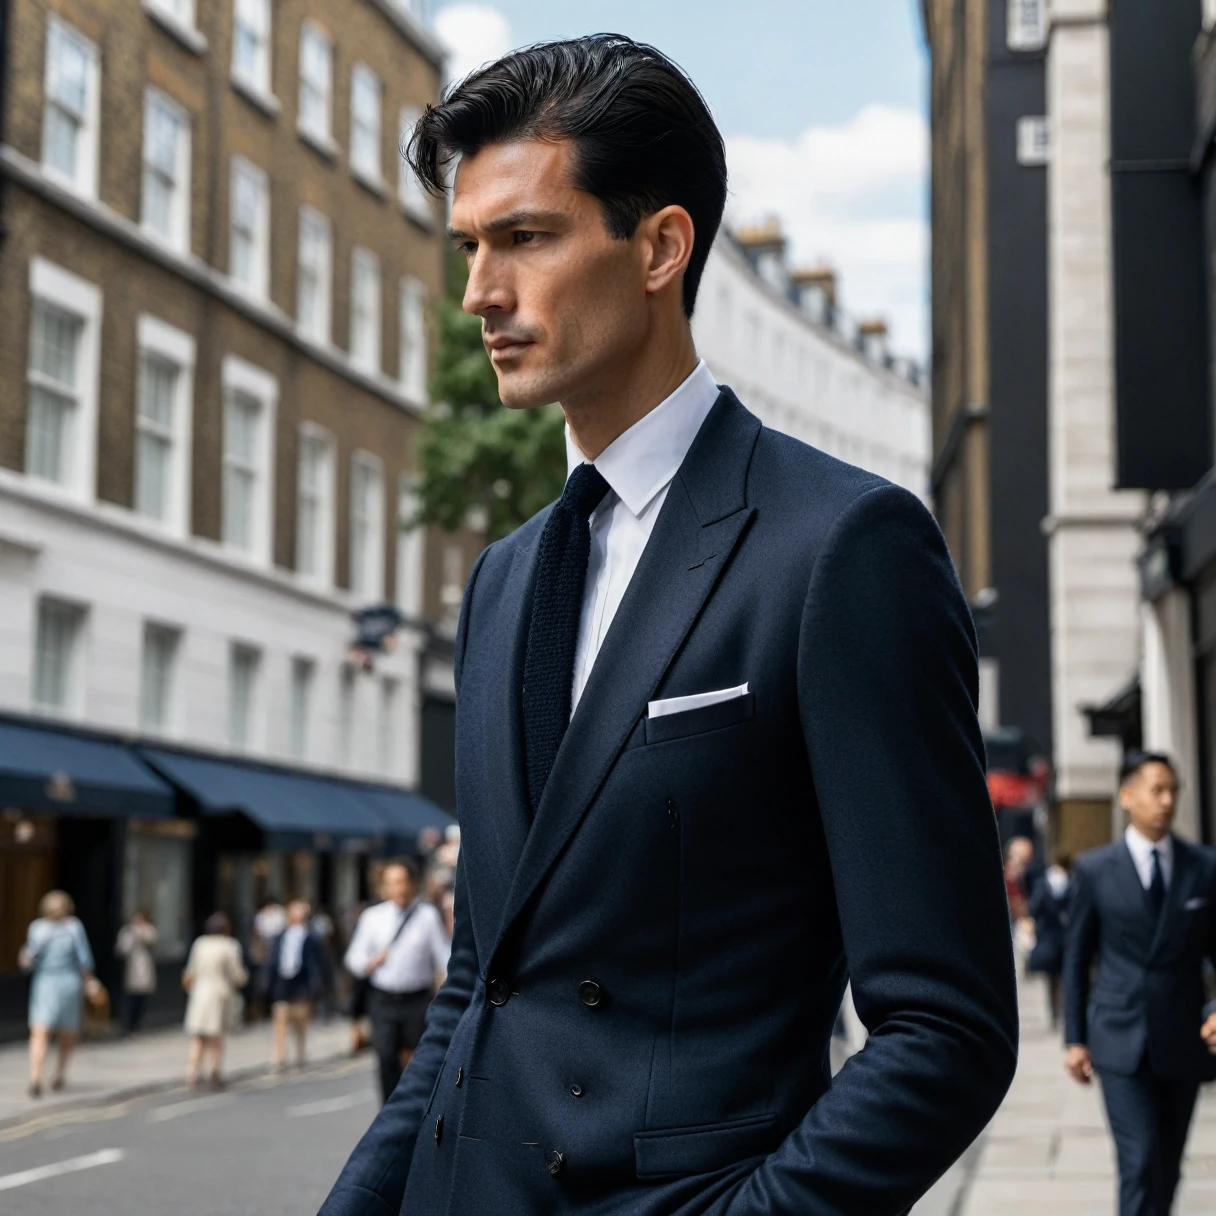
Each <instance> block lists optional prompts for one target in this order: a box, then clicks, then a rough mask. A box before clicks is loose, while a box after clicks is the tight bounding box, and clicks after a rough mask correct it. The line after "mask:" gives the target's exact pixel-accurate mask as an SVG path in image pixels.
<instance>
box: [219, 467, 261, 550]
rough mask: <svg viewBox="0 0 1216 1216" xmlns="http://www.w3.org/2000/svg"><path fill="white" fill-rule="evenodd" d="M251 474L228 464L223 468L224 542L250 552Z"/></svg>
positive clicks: (252, 499) (251, 535)
mask: <svg viewBox="0 0 1216 1216" xmlns="http://www.w3.org/2000/svg"><path fill="white" fill-rule="evenodd" d="M253 491H254V482H253V476H252V475H251V474H250V473H248V472H246V471H245V470H243V469H237V468H233V467H231V466H229V467H228V468H226V469H225V470H224V543H225V544H227V545H232V546H233V548H236V549H242V550H244V551H245V552H251V551H252V549H253V509H254V493H253Z"/></svg>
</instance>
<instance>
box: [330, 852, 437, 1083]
mask: <svg viewBox="0 0 1216 1216" xmlns="http://www.w3.org/2000/svg"><path fill="white" fill-rule="evenodd" d="M380 893H381V894H382V895H383V896H384V901H383V902H382V903H378V904H373V905H372V906H371V907H370V908H367V909H366V910H365V911H364V913H363V915H362V916H360V917H359V923H358V924H357V925H356V926H355V932H354V935H353V936H352V937H351V942H350V946H349V947H348V948H347V951H346V969H347V970H348V971H349V972H350V973H351V974H352V975H353V976H355V977H356V978H358V979H366V980H367V981H368V984H369V985H370V991H369V993H368V1014H369V1016H370V1017H371V1023H372V1047H373V1049H374V1050H375V1052H376V1058H377V1061H378V1063H379V1070H380V1089H381V1094H382V1096H383V1099H384V1101H385V1102H387V1101H388V1098H389V1095H390V1094H391V1093H392V1092H393V1090H394V1089H395V1088H396V1086H397V1082H398V1081H399V1080H400V1079H401V1073H402V1071H403V1070H404V1069H405V1066H406V1065H407V1064H408V1063H409V1062H410V1057H411V1056H412V1055H413V1052H414V1048H415V1047H417V1046H418V1040H419V1039H420V1038H422V1032H423V1030H424V1029H425V1028H426V1011H427V1008H428V1006H429V1005H430V1003H431V996H432V995H433V994H434V991H435V988H436V987H437V986H438V985H439V984H441V983H442V982H443V976H444V972H445V971H446V969H447V965H448V954H449V952H450V949H451V947H450V945H449V943H448V939H447V934H446V933H445V931H444V927H443V919H442V917H441V916H440V914H439V911H438V909H437V908H435V907H434V905H432V904H429V903H427V902H426V901H425V900H422V899H421V898H419V895H418V878H417V874H416V872H415V870H414V868H413V864H412V863H411V862H406V861H400V862H394V863H392V864H391V865H388V866H386V867H385V868H384V872H383V874H382V876H381V886H380Z"/></svg>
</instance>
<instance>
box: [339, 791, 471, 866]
mask: <svg viewBox="0 0 1216 1216" xmlns="http://www.w3.org/2000/svg"><path fill="white" fill-rule="evenodd" d="M358 793H359V796H360V797H361V798H363V799H364V800H365V801H366V802H367V803H368V804H369V805H370V806H371V808H372V810H373V811H374V812H375V814H376V815H378V816H379V817H380V819H381V820H382V821H383V823H384V826H385V830H386V832H387V834H388V837H389V845H390V847H391V848H392V849H393V850H396V851H405V852H412V851H413V850H414V847H415V845H416V844H417V842H418V833H419V832H421V831H423V830H425V829H426V828H436V829H437V830H438V831H439V832H441V833H442V832H443V831H445V830H446V829H447V828H448V827H449V826H451V825H452V824H454V823H455V822H456V820H455V819H454V818H453V817H452V816H451V815H449V814H448V813H447V811H444V810H441V809H440V808H439V807H438V806H436V805H435V803H433V802H432V801H431V800H430V799H429V798H426V797H424V796H423V795H422V794H416V793H411V792H410V791H409V790H401V789H394V788H392V787H391V786H384V785H365V786H360V787H358Z"/></svg>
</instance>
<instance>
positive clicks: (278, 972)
mask: <svg viewBox="0 0 1216 1216" xmlns="http://www.w3.org/2000/svg"><path fill="white" fill-rule="evenodd" d="M311 915H312V909H311V908H310V907H309V906H308V904H307V903H305V902H304V900H302V899H293V900H292V901H291V903H290V904H288V905H287V928H286V929H284V930H283V932H282V933H280V934H279V936H278V937H276V938H275V940H274V941H273V942H272V943H271V947H270V957H269V958H268V960H267V965H266V973H267V976H268V982H267V984H266V993H267V996H268V998H269V1000H270V1013H271V1019H272V1022H273V1030H272V1037H271V1052H270V1058H271V1062H272V1063H273V1064H274V1066H275V1068H277V1069H282V1068H286V1067H287V1032H288V1030H289V1029H290V1030H291V1032H292V1034H293V1036H294V1038H295V1041H296V1063H297V1065H300V1066H303V1064H304V1060H305V1056H306V1054H307V1039H308V1023H309V1022H310V1021H311V1020H312V1010H313V1003H314V1002H315V1001H316V999H317V997H318V996H319V995H320V993H321V989H322V985H323V981H324V977H323V973H322V968H321V947H320V944H319V943H318V941H317V939H316V937H315V935H314V934H313V932H312V930H311V929H310V927H309V918H310V917H311Z"/></svg>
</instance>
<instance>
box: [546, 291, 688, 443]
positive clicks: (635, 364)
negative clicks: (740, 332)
mask: <svg viewBox="0 0 1216 1216" xmlns="http://www.w3.org/2000/svg"><path fill="white" fill-rule="evenodd" d="M680 315H681V323H680V325H679V326H678V327H677V328H676V330H675V331H674V332H672V333H671V334H669V335H667V337H668V340H666V341H661V342H651V343H648V344H647V345H646V347H644V349H643V350H642V352H641V354H640V356H639V358H637V359H635V360H633V361H632V362H630V363H624V362H621V363H619V364H617V365H616V366H613V367H609V368H605V369H604V371H603V373H602V374H597V376H596V378H595V385H594V387H592V388H588V389H587V390H586V391H579V392H575V393H573V394H571V395H570V396H569V397H567V398H565V399H563V401H562V403H561V404H562V409H563V410H564V411H565V413H566V422H567V423H568V425H569V427H570V435H571V437H572V438H573V440H574V442H575V443H576V444H578V447H579V451H581V452H582V453H583V455H584V456H586V458H587V459H588V460H595V459H597V458H598V457H599V456H600V454H601V453H602V452H603V451H604V449H605V448H606V447H607V446H608V445H609V444H610V443H612V441H613V440H614V439H616V438H618V437H619V436H620V435H623V434H624V433H625V432H626V431H627V430H628V429H629V428H630V427H631V426H633V424H634V423H635V422H637V421H638V420H639V419H641V418H644V417H645V416H646V415H647V414H649V413H650V411H651V410H652V409H654V408H655V406H657V405H661V404H662V403H663V402H664V401H665V400H666V399H667V398H668V397H670V396H671V394H672V393H674V392H675V390H676V389H677V388H679V387H680V385H681V384H683V383H684V381H685V380H687V379H688V377H689V376H690V375H691V374H692V371H693V368H695V367H696V366H697V350H696V347H695V346H694V345H693V341H692V330H691V329H690V328H689V326H688V323H687V321H684V320H683V313H681V314H680Z"/></svg>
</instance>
